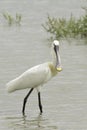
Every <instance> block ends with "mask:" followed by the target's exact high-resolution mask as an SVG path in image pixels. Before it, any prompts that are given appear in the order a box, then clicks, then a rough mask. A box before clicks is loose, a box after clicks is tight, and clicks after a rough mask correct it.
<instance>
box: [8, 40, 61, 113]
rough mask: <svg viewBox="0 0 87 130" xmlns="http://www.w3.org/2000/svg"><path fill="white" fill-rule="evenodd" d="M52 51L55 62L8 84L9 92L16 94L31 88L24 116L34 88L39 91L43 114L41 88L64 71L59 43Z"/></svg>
mask: <svg viewBox="0 0 87 130" xmlns="http://www.w3.org/2000/svg"><path fill="white" fill-rule="evenodd" d="M52 50H53V62H47V63H43V64H40V65H37V66H35V67H32V68H30V69H28V70H27V71H25V72H24V73H23V74H22V75H20V76H19V77H17V78H16V79H14V80H12V81H10V82H9V83H7V91H8V92H14V91H16V90H21V89H26V88H31V90H30V91H29V93H28V94H27V95H26V97H25V98H24V102H23V109H22V113H23V115H24V114H25V105H26V101H27V98H28V97H29V95H30V94H31V92H32V91H33V89H34V88H36V89H37V90H38V100H39V108H40V112H41V113H42V105H41V99H40V98H41V97H40V89H39V86H42V85H43V84H44V83H46V82H47V81H48V80H50V79H51V78H52V77H53V76H55V75H56V74H57V73H58V72H60V71H61V70H62V68H61V60H60V55H59V41H57V40H54V42H53V44H52Z"/></svg>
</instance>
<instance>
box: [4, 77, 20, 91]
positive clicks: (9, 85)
mask: <svg viewBox="0 0 87 130" xmlns="http://www.w3.org/2000/svg"><path fill="white" fill-rule="evenodd" d="M17 86H18V83H17V79H15V80H12V81H10V82H8V83H7V84H6V89H7V92H8V93H11V92H14V91H16V90H17Z"/></svg>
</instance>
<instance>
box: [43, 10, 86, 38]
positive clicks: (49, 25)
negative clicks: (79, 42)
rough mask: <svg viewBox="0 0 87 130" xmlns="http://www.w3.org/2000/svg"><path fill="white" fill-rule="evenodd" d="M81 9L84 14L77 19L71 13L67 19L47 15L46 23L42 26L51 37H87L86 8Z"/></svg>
mask: <svg viewBox="0 0 87 130" xmlns="http://www.w3.org/2000/svg"><path fill="white" fill-rule="evenodd" d="M83 9H84V10H85V14H84V15H83V16H81V17H80V18H79V19H76V18H75V17H74V16H73V15H71V17H70V19H69V20H66V19H65V18H54V17H50V16H49V15H48V17H47V21H46V23H45V24H43V25H42V26H43V27H44V29H45V30H46V31H47V32H49V33H51V34H52V38H56V39H61V38H65V37H66V38H67V37H73V38H76V37H80V38H87V8H83Z"/></svg>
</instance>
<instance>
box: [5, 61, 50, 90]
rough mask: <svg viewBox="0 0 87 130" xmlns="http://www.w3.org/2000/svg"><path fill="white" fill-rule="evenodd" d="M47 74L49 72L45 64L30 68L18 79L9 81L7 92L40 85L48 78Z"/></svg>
mask: <svg viewBox="0 0 87 130" xmlns="http://www.w3.org/2000/svg"><path fill="white" fill-rule="evenodd" d="M49 72H50V71H49V67H48V64H47V63H44V64H40V65H38V66H35V67H32V68H31V69H29V70H27V71H25V72H24V73H23V74H22V75H20V76H19V77H18V78H16V79H14V80H12V81H10V82H9V83H8V85H7V86H8V91H9V92H12V91H15V90H20V89H25V88H35V87H37V86H39V85H42V84H43V83H45V82H47V81H48V79H49V78H50V74H49Z"/></svg>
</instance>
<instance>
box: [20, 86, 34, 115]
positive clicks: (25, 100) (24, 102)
mask: <svg viewBox="0 0 87 130" xmlns="http://www.w3.org/2000/svg"><path fill="white" fill-rule="evenodd" d="M33 89H34V88H31V90H30V91H29V92H28V94H27V95H26V97H25V98H24V101H23V108H22V113H23V115H25V106H26V102H27V99H28V97H29V95H30V94H31V92H32V91H33Z"/></svg>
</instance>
